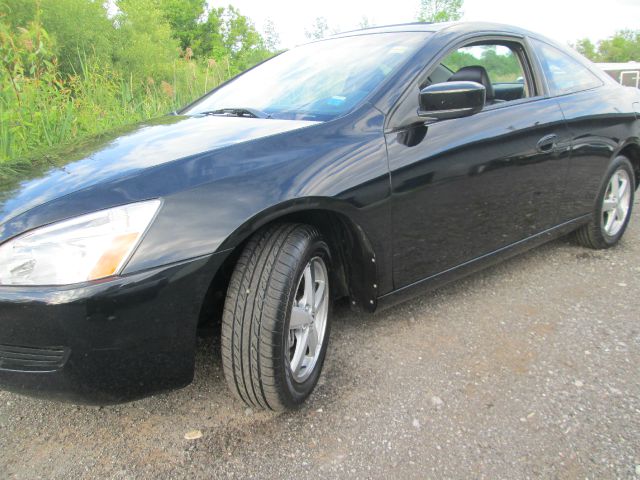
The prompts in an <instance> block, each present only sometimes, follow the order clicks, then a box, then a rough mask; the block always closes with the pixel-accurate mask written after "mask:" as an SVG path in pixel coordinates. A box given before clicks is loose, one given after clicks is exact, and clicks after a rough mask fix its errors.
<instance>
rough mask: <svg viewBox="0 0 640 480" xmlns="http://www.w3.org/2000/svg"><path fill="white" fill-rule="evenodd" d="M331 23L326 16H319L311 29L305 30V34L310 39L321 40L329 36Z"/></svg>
mask: <svg viewBox="0 0 640 480" xmlns="http://www.w3.org/2000/svg"><path fill="white" fill-rule="evenodd" d="M328 32H329V24H328V23H327V19H326V18H325V17H317V18H316V19H315V21H314V22H313V25H312V26H311V30H305V31H304V34H305V35H306V37H307V38H308V39H310V40H320V39H321V38H324V37H326V36H327V33H328Z"/></svg>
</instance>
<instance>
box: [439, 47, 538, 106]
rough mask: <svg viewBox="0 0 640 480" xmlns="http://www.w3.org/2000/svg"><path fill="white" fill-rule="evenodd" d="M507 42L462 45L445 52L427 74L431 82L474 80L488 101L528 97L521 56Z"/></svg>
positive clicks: (528, 92)
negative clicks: (432, 70) (437, 64)
mask: <svg viewBox="0 0 640 480" xmlns="http://www.w3.org/2000/svg"><path fill="white" fill-rule="evenodd" d="M514 48H515V47H511V46H510V45H507V44H497V43H483V44H474V45H470V46H465V47H462V48H459V49H457V50H455V51H454V52H452V53H450V54H449V55H447V56H446V57H445V58H444V59H443V60H442V61H441V62H440V65H439V67H437V68H436V70H435V71H434V72H433V73H432V74H431V75H430V76H429V79H430V80H431V83H440V82H451V81H473V82H477V83H480V84H482V85H484V87H485V89H486V92H487V104H488V105H493V104H496V103H503V102H509V101H512V100H519V99H522V98H527V97H529V96H531V94H530V92H531V89H530V88H529V85H527V80H526V78H527V77H526V75H525V72H524V68H523V66H522V63H521V60H520V59H521V57H520V55H519V54H518V53H517V52H516V51H515V50H514Z"/></svg>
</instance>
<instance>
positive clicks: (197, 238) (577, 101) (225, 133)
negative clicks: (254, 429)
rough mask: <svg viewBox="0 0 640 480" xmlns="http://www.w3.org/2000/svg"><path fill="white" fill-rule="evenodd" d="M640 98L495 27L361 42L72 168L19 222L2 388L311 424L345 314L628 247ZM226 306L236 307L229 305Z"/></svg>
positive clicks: (20, 188) (397, 30)
mask: <svg viewBox="0 0 640 480" xmlns="http://www.w3.org/2000/svg"><path fill="white" fill-rule="evenodd" d="M638 102H640V94H639V92H638V91H637V90H635V89H628V88H623V87H621V86H620V85H617V84H616V83H615V82H614V81H613V80H612V79H610V78H609V77H608V76H607V75H606V74H604V73H603V72H600V71H598V70H597V69H595V68H594V67H593V66H592V65H591V64H590V63H588V62H587V61H586V60H584V59H582V58H580V57H578V56H576V55H575V54H574V53H572V52H570V51H567V50H566V49H565V48H564V47H561V46H559V45H556V44H554V43H553V42H551V41H549V40H547V39H544V38H543V37H540V36H538V35H535V34H532V33H529V32H526V31H522V30H519V29H516V28H511V27H505V26H501V25H493V24H465V23H459V24H439V25H427V24H411V25H397V26H390V27H381V28H374V29H368V30H364V31H358V32H350V33H345V34H342V35H338V36H336V37H334V38H331V39H329V40H325V41H321V42H316V43H312V44H309V45H307V46H304V47H300V48H299V49H294V50H292V51H291V52H287V53H284V54H282V55H280V56H278V57H276V58H274V59H273V60H270V61H268V62H266V63H264V64H262V65H260V66H258V67H256V68H255V69H253V70H250V71H248V72H247V73H245V74H243V75H241V76H240V77H238V78H237V79H235V80H232V81H231V82H229V83H227V84H225V85H222V86H221V87H219V88H218V89H216V90H214V91H213V92H211V93H210V94H209V95H207V96H205V97H203V98H202V99H201V100H199V101H197V102H195V103H194V104H193V105H190V106H188V107H187V108H185V109H184V110H183V111H181V112H180V114H179V115H177V116H173V117H167V118H162V119H159V120H156V121H153V122H147V123H145V124H142V125H139V126H137V127H135V128H133V129H132V130H131V131H130V132H127V133H125V134H120V135H118V136H114V137H113V138H108V139H106V140H105V139H101V140H98V141H96V142H95V143H94V144H90V145H85V146H83V147H82V148H78V149H76V150H75V151H73V152H69V153H66V154H65V156H64V159H65V160H64V162H63V164H62V165H59V166H58V167H57V168H51V169H46V171H44V172H32V173H30V174H28V175H26V176H25V178H24V179H22V181H21V182H20V183H19V184H16V185H13V186H10V187H8V188H6V189H5V191H4V193H3V197H2V198H3V200H2V204H1V205H0V221H1V222H2V223H1V224H0V242H3V243H2V245H0V265H1V266H2V267H1V270H0V285H1V286H0V324H2V328H1V329H0V384H2V385H4V386H5V387H6V388H10V389H13V390H16V391H25V392H29V393H34V394H43V395H48V396H53V397H58V398H67V399H73V400H75V401H78V400H80V401H85V402H95V403H107V402H115V401H122V400H127V399H131V398H136V397H138V396H141V395H145V394H149V393H152V392H155V391H159V390H164V389H168V388H176V387H180V386H183V385H185V384H187V383H188V382H190V381H191V379H192V376H193V366H194V350H195V338H196V331H197V327H198V325H199V324H201V323H202V322H205V321H207V320H210V319H211V318H212V317H215V316H216V313H217V312H221V311H222V310H223V313H222V333H221V339H222V341H221V349H222V356H223V364H224V368H225V374H226V377H227V381H228V383H229V386H230V387H231V389H232V391H234V393H236V395H237V396H238V397H239V398H240V399H242V400H243V401H244V402H245V403H247V404H248V405H251V406H254V407H261V408H269V409H274V410H279V409H284V408H291V407H295V406H297V405H299V404H300V403H301V402H303V401H304V399H305V398H306V397H307V396H308V395H309V394H310V393H311V391H312V390H313V388H314V386H315V384H316V382H317V379H318V377H319V375H320V371H321V367H322V363H323V360H324V355H325V353H326V347H327V342H328V339H329V331H330V319H331V315H330V314H331V303H332V300H334V299H336V298H339V297H349V300H350V302H351V304H352V305H353V307H354V308H359V309H363V310H366V311H374V310H375V309H377V308H381V307H384V306H389V305H392V304H394V303H395V302H398V301H401V300H402V299H404V298H406V297H408V296H411V295H414V294H416V293H417V292H419V291H422V289H424V288H434V287H436V286H438V285H441V284H443V283H444V282H447V281H450V280H453V279H455V278H458V277H460V276H462V275H465V274H468V273H470V272H472V271H474V270H477V269H479V268H481V267H483V266H486V265H488V264H491V263H492V262H495V261H497V260H499V259H502V258H505V257H508V256H510V255H513V254H515V253H517V252H519V251H522V250H524V249H527V248H531V247H533V246H535V245H538V244H540V243H543V242H545V241H548V240H550V239H552V238H555V237H558V236H560V235H564V234H567V233H569V232H571V231H574V230H577V235H576V236H577V239H578V240H579V241H580V242H581V243H582V244H584V245H586V246H590V247H594V248H607V247H610V246H612V245H615V244H616V243H617V242H618V241H619V239H620V238H621V236H622V235H623V233H624V230H625V228H626V225H627V222H628V220H629V214H630V211H631V208H632V205H633V194H634V191H635V187H636V185H637V183H638V176H639V174H640V145H639V143H638V142H639V140H638V138H639V130H640V125H639V122H638V112H639V111H640V109H639V103H638ZM223 306H224V307H223Z"/></svg>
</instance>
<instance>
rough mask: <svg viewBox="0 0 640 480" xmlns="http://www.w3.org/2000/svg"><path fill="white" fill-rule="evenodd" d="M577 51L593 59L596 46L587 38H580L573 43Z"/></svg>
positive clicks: (595, 53) (594, 58)
mask: <svg viewBox="0 0 640 480" xmlns="http://www.w3.org/2000/svg"><path fill="white" fill-rule="evenodd" d="M573 48H575V49H576V50H577V51H578V52H579V53H581V54H582V55H584V56H585V57H587V58H588V59H590V60H593V61H595V60H596V57H597V52H596V46H595V45H594V44H593V42H592V41H591V40H589V39H588V38H582V39H580V40H578V41H577V42H576V43H575V45H573Z"/></svg>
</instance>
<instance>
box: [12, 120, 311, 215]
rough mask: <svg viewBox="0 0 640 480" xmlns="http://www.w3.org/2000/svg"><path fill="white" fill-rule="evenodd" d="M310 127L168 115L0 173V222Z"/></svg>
mask: <svg viewBox="0 0 640 480" xmlns="http://www.w3.org/2000/svg"><path fill="white" fill-rule="evenodd" d="M315 123H318V122H312V121H299V120H276V119H260V118H238V117H221V116H195V117H190V116H173V115H171V116H166V117H161V118H158V119H155V120H151V121H147V122H144V123H140V124H138V125H134V126H130V127H126V128H123V129H118V130H113V131H111V132H109V133H106V134H103V135H100V136H97V137H94V138H91V139H88V140H84V141H82V142H80V143H78V144H76V145H74V146H73V147H72V148H66V149H59V150H56V151H53V152H50V153H47V154H46V155H43V156H41V157H38V158H35V159H34V161H33V162H31V163H30V164H29V166H28V167H24V168H22V169H21V170H18V171H17V172H16V171H14V170H13V169H12V170H11V171H10V170H9V169H8V168H4V169H3V170H4V171H2V170H0V224H2V223H4V222H6V221H7V220H9V219H11V218H13V217H15V216H17V215H20V214H21V213H24V212H26V211H27V210H29V209H31V208H33V207H36V206H38V205H41V204H44V203H47V202H49V201H51V200H54V199H56V198H60V197H62V196H65V195H68V194H70V193H73V192H76V191H79V190H82V189H85V188H88V187H91V186H93V185H96V184H98V183H101V182H106V181H111V180H114V179H117V178H123V177H126V176H129V175H133V174H135V173H136V172H138V171H140V170H144V169H148V168H152V167H156V166H158V165H161V164H164V163H167V162H171V161H173V160H178V159H180V158H185V157H189V156H192V155H196V154H201V153H204V152H209V151H213V150H216V149H220V148H223V147H226V146H229V145H233V144H237V143H241V142H247V141H250V140H255V139H258V138H262V137H266V136H270V135H276V134H279V133H284V132H288V131H291V130H296V129H299V128H303V127H307V126H310V125H313V124H315ZM0 169H2V166H0Z"/></svg>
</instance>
